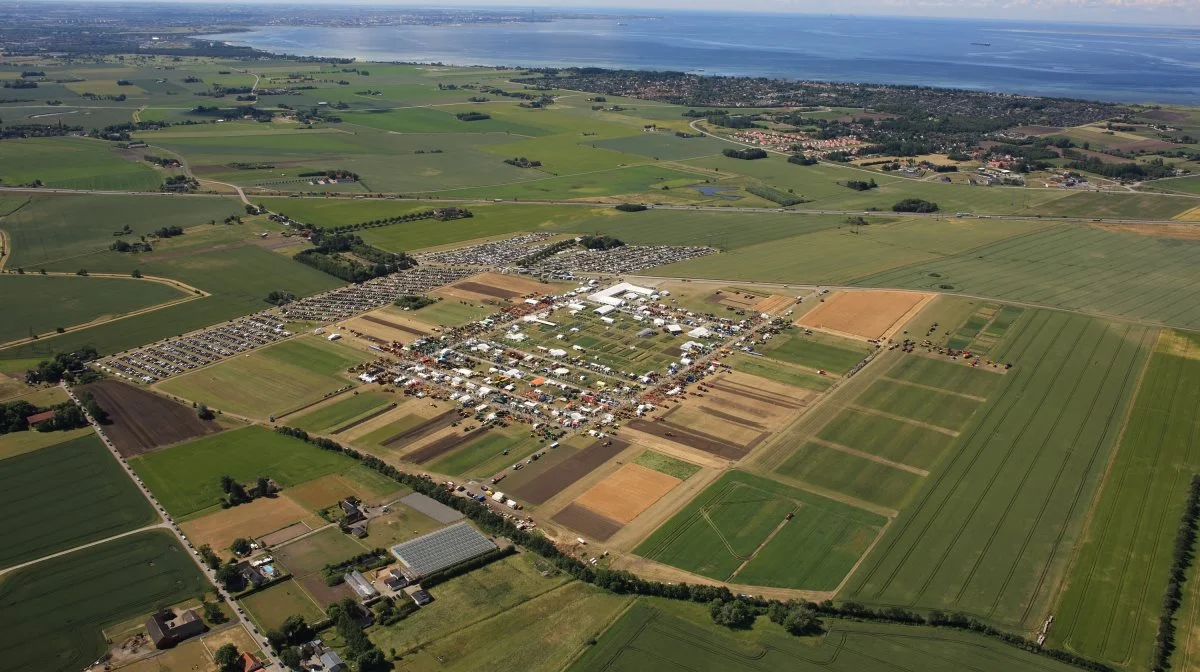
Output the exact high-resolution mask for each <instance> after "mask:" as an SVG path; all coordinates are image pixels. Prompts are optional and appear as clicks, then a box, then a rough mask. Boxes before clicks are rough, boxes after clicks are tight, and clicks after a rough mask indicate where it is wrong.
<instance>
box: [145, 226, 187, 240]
mask: <svg viewBox="0 0 1200 672" xmlns="http://www.w3.org/2000/svg"><path fill="white" fill-rule="evenodd" d="M150 234H151V235H154V236H158V237H159V238H174V237H175V236H182V235H183V227H182V226H160V227H159V228H157V229H155V230H153V231H151V232H150Z"/></svg>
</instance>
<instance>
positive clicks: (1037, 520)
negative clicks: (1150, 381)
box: [954, 325, 1132, 620]
mask: <svg viewBox="0 0 1200 672" xmlns="http://www.w3.org/2000/svg"><path fill="white" fill-rule="evenodd" d="M1131 329H1132V327H1131V326H1128V325H1127V326H1126V327H1125V333H1124V334H1123V336H1122V339H1121V340H1120V341H1118V344H1117V345H1118V347H1117V354H1119V353H1120V351H1121V350H1120V346H1121V345H1124V344H1125V342H1126V341H1125V337H1128V336H1129V332H1130V330H1131ZM1106 335H1107V334H1106V333H1101V334H1100V336H1099V337H1098V338H1097V339H1096V343H1095V345H1093V346H1092V349H1091V352H1090V353H1089V354H1088V357H1087V358H1088V360H1089V361H1090V360H1092V359H1093V358H1094V357H1095V356H1096V352H1097V351H1099V349H1100V346H1101V345H1102V344H1103V343H1104V340H1105V336H1106ZM1116 361H1117V357H1116V356H1113V357H1112V358H1110V359H1109V361H1108V366H1107V367H1106V368H1105V369H1104V375H1103V376H1102V377H1101V378H1100V381H1099V384H1098V385H1097V387H1096V390H1095V393H1094V394H1093V396H1092V399H1091V402H1090V403H1089V404H1088V412H1087V414H1086V415H1085V416H1083V418H1085V419H1086V418H1090V417H1091V416H1092V413H1093V412H1094V411H1095V410H1096V404H1097V403H1099V401H1100V399H1101V397H1102V393H1103V391H1104V389H1105V387H1104V383H1105V382H1106V381H1107V380H1108V377H1109V376H1110V375H1112V369H1113V364H1114V363H1115V362H1116ZM1087 374H1088V370H1087V369H1085V370H1084V371H1083V373H1082V374H1081V375H1080V376H1079V378H1078V379H1076V381H1075V384H1074V385H1073V386H1072V388H1071V392H1070V394H1069V395H1068V398H1071V399H1074V398H1075V396H1076V394H1078V393H1079V387H1080V385H1082V384H1083V381H1084V378H1086V377H1087ZM1111 421H1112V413H1111V412H1110V413H1109V418H1108V421H1107V422H1111ZM1107 422H1106V424H1107ZM1057 429H1058V422H1057V421H1056V422H1055V423H1054V427H1053V428H1051V430H1050V431H1049V432H1047V433H1046V435H1045V436H1044V437H1043V439H1042V442H1041V444H1040V445H1039V446H1038V452H1037V454H1038V455H1039V456H1041V455H1043V454H1045V453H1044V449H1045V448H1046V444H1048V443H1050V438H1051V437H1052V436H1053V435H1054V432H1055V430H1057ZM1086 430H1087V422H1086V421H1084V422H1080V423H1079V427H1078V429H1077V430H1076V431H1075V436H1074V437H1073V438H1072V440H1071V444H1070V445H1071V447H1072V450H1071V451H1069V452H1066V453H1064V454H1063V456H1062V459H1061V460H1060V462H1059V465H1058V471H1057V472H1055V474H1054V481H1053V482H1052V484H1051V487H1050V489H1049V490H1048V491H1047V493H1046V496H1045V498H1043V499H1042V506H1041V508H1040V509H1038V513H1037V516H1035V517H1034V519H1033V522H1032V524H1030V525H1029V529H1028V531H1027V532H1026V533H1025V539H1024V541H1022V542H1021V548H1020V550H1019V551H1018V552H1017V554H1016V556H1015V558H1014V560H1013V563H1012V564H1011V565H1009V568H1008V574H1007V575H1006V576H1005V577H1004V583H1002V584H1001V585H1000V590H998V591H996V594H995V597H994V598H993V599H992V604H991V606H990V607H989V609H988V612H987V613H988V617H989V618H992V617H993V615H994V614H995V613H996V609H997V607H998V606H999V604H1000V598H1001V597H1002V596H1003V595H1004V592H1005V591H1006V590H1007V589H1008V584H1009V582H1010V581H1012V577H1013V574H1014V573H1016V569H1017V565H1018V564H1019V563H1020V559H1021V556H1022V555H1024V554H1025V549H1026V548H1028V546H1029V540H1030V539H1031V538H1033V535H1034V532H1036V530H1037V527H1038V525H1040V524H1041V522H1042V516H1044V515H1045V514H1046V509H1047V508H1048V507H1049V506H1050V501H1051V499H1052V498H1053V496H1054V493H1055V491H1057V490H1058V484H1059V481H1060V480H1062V475H1063V473H1064V472H1066V470H1067V465H1069V464H1070V463H1071V455H1072V453H1073V452H1074V447H1075V445H1076V444H1077V443H1078V442H1079V437H1080V436H1082V435H1083V433H1084V431H1086ZM1099 449H1100V445H1097V446H1096V449H1095V450H1093V451H1092V457H1091V458H1090V459H1089V460H1088V465H1089V466H1090V465H1091V464H1092V462H1093V461H1094V460H1095V455H1096V451H1098V450H1099ZM1037 464H1038V461H1037V460H1036V459H1033V460H1030V461H1029V466H1028V467H1026V469H1025V473H1024V474H1023V475H1022V476H1021V481H1020V482H1019V483H1018V484H1017V487H1016V489H1014V490H1013V494H1012V497H1010V498H1009V502H1008V504H1007V505H1006V506H1005V507H1004V512H1003V513H1002V514H1001V516H1000V522H999V523H998V524H997V525H996V526H995V527H994V528H993V529H992V534H991V535H989V537H988V541H987V544H985V545H984V548H983V552H982V553H980V556H979V557H978V558H976V560H975V563H974V564H973V565H972V566H971V571H970V573H969V574H968V575H967V579H966V581H965V582H964V583H963V586H962V587H961V588H959V591H958V595H956V596H955V598H954V601H955V603H957V602H958V601H959V600H961V599H962V595H963V593H964V592H966V588H967V585H968V584H969V583H970V582H971V581H972V580H974V578H975V574H976V573H977V572H978V571H979V567H980V565H982V564H983V559H984V558H985V557H986V556H987V554H988V551H989V550H990V549H991V547H992V544H993V543H995V541H996V536H997V535H998V534H999V532H1000V527H1001V526H1002V525H1003V524H1004V522H1005V521H1007V520H1008V515H1009V513H1010V512H1011V511H1012V507H1013V505H1014V504H1015V503H1016V501H1017V498H1018V496H1019V494H1020V492H1021V490H1023V489H1024V487H1025V482H1026V481H1027V480H1029V476H1030V474H1032V473H1033V472H1034V471H1035V466H1036V465H1037ZM1081 476H1082V479H1081V480H1083V481H1086V480H1087V471H1086V470H1085V471H1084V472H1083V473H1082V475H1081ZM1079 487H1082V483H1081V484H1080V486H1078V487H1076V488H1075V490H1076V492H1078V491H1079ZM1059 529H1060V531H1061V530H1062V529H1063V527H1060V528H1059ZM1053 559H1054V557H1053V554H1051V555H1049V556H1048V559H1047V562H1052V561H1053ZM1030 603H1031V604H1032V600H1031V601H1030ZM1022 614H1023V618H1022V620H1024V615H1027V614H1028V608H1027V609H1026V610H1025V611H1024V612H1022Z"/></svg>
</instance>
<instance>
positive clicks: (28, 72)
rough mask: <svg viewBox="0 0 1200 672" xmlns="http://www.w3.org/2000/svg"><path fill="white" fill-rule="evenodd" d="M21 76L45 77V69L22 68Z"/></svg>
mask: <svg viewBox="0 0 1200 672" xmlns="http://www.w3.org/2000/svg"><path fill="white" fill-rule="evenodd" d="M21 76H22V77H45V76H46V71H45V70H22V71H21Z"/></svg>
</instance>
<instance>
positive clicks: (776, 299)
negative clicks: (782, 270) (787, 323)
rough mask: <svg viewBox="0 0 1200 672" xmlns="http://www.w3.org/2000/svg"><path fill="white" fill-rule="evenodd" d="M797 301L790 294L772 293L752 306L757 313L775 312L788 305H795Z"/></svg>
mask: <svg viewBox="0 0 1200 672" xmlns="http://www.w3.org/2000/svg"><path fill="white" fill-rule="evenodd" d="M795 303H796V300H795V299H793V298H792V297H790V296H780V295H778V294H772V295H771V296H768V297H767V298H765V299H763V300H762V301H759V302H758V303H756V304H754V306H753V307H752V308H751V310H753V311H754V312H756V313H769V314H775V313H777V312H779V311H781V310H783V309H784V308H787V307H788V306H791V305H794V304H795Z"/></svg>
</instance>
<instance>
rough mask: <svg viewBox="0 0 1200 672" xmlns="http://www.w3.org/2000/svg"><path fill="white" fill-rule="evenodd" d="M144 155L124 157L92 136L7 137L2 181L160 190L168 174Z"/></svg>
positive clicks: (71, 187)
mask: <svg viewBox="0 0 1200 672" xmlns="http://www.w3.org/2000/svg"><path fill="white" fill-rule="evenodd" d="M5 116H6V117H7V116H8V115H7V114H6V115H5ZM141 158H142V157H141V154H137V155H136V156H134V158H131V159H126V158H122V157H121V156H120V155H118V154H117V153H116V151H114V147H113V145H112V144H110V143H108V142H105V141H103V140H95V139H92V138H66V137H63V138H30V139H16V140H6V141H5V143H4V159H5V160H4V165H3V166H0V182H2V183H3V184H5V185H6V186H17V185H24V184H29V183H31V182H34V181H35V180H41V181H42V184H43V185H45V186H46V187H50V188H56V189H124V190H127V191H157V190H158V187H159V185H160V184H162V181H163V176H164V175H166V173H162V172H160V171H156V170H155V169H154V168H152V167H151V166H150V164H149V163H147V162H145V161H142V160H141Z"/></svg>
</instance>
